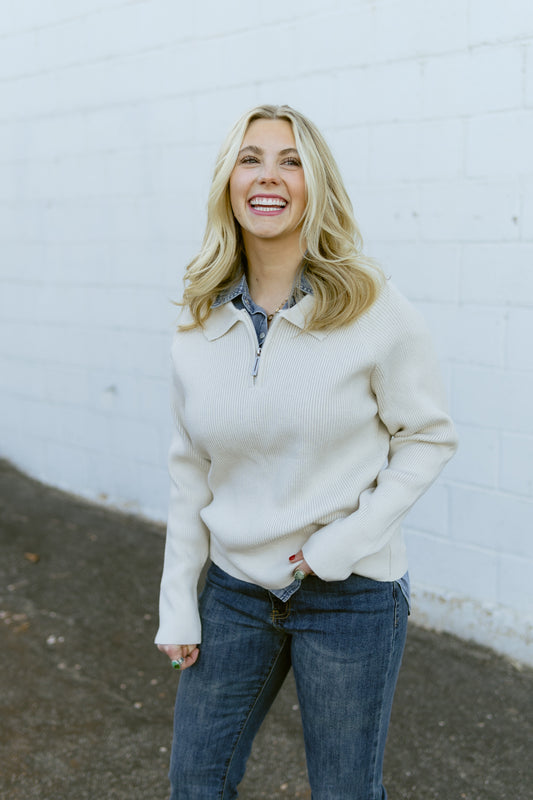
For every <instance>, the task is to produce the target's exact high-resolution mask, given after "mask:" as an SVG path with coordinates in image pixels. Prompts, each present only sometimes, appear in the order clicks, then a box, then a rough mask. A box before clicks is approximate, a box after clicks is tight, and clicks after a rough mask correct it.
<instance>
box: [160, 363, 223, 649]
mask: <svg viewBox="0 0 533 800" xmlns="http://www.w3.org/2000/svg"><path fill="white" fill-rule="evenodd" d="M182 407H183V397H182V393H181V390H180V384H179V380H178V377H177V374H176V368H175V367H174V370H173V388H172V400H171V408H172V416H173V421H174V431H173V436H172V442H171V446H170V452H169V473H170V479H171V484H170V499H169V510H168V523H167V536H166V544H165V559H164V565H163V575H162V579H161V592H160V600H159V616H160V624H159V630H158V632H157V635H156V638H155V641H156V643H157V644H198V643H199V642H200V640H201V625H200V616H199V613H198V599H197V586H198V579H199V577H200V573H201V571H202V568H203V566H204V564H205V562H206V560H207V557H208V554H209V533H208V530H207V528H206V526H205V525H204V523H203V521H202V519H201V517H200V511H201V510H202V508H204V507H205V506H206V505H207V504H208V503H209V502H210V500H211V492H210V490H209V486H208V480H207V475H208V470H209V466H210V462H209V460H208V459H205V458H204V457H203V456H202V455H201V454H200V453H198V452H197V450H196V449H195V448H194V446H193V444H192V442H191V439H190V437H189V435H188V434H187V431H186V430H185V427H184V424H183V419H182V413H181V410H182Z"/></svg>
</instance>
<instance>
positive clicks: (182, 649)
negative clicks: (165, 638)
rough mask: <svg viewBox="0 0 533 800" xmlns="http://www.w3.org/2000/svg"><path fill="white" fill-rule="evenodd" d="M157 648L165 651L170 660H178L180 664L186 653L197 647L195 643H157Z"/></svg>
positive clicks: (188, 653)
mask: <svg viewBox="0 0 533 800" xmlns="http://www.w3.org/2000/svg"><path fill="white" fill-rule="evenodd" d="M157 647H158V650H160V651H161V652H162V653H165V654H166V655H167V656H168V657H169V658H170V659H171V661H179V662H180V665H181V664H182V663H183V661H185V659H186V658H187V656H188V655H190V653H192V652H193V651H194V650H195V649H197V645H195V644H159V645H157Z"/></svg>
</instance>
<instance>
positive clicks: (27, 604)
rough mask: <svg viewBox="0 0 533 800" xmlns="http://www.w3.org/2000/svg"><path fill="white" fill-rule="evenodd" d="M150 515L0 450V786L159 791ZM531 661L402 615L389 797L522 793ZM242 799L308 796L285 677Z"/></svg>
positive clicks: (160, 686) (158, 540)
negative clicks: (66, 487)
mask: <svg viewBox="0 0 533 800" xmlns="http://www.w3.org/2000/svg"><path fill="white" fill-rule="evenodd" d="M163 546H164V538H163V529H162V527H161V526H160V525H157V524H155V523H153V522H149V521H146V520H143V519H141V518H139V517H136V516H130V515H126V514H122V513H118V512H115V511H111V510H109V509H107V508H102V507H100V506H97V505H92V504H90V503H87V502H86V501H84V500H81V499H80V498H78V497H75V496H72V495H68V494H65V493H62V492H60V491H57V490H55V489H52V488H50V487H47V486H44V485H42V484H40V483H38V482H36V481H33V480H31V479H30V478H28V477H27V476H25V475H22V474H21V473H19V472H17V471H16V470H14V469H13V468H12V467H11V466H10V465H9V464H8V463H6V462H5V461H3V462H1V461H0V714H1V723H0V775H1V777H0V798H1V800H34V799H35V800H37V798H38V799H39V800H81V799H82V798H91V800H165V799H166V798H167V797H168V783H167V777H166V775H167V769H168V759H169V750H170V743H171V732H172V713H173V703H174V694H175V689H176V684H177V681H178V675H177V674H176V673H175V672H174V671H173V670H172V669H171V668H170V667H169V664H168V661H167V659H166V657H165V656H163V655H162V654H161V653H159V651H158V650H157V649H156V648H155V646H154V645H153V644H152V642H153V637H154V634H155V630H156V626H157V596H158V585H159V578H160V572H161V565H162V558H163ZM532 744H533V670H531V669H528V668H521V667H520V666H519V665H516V664H513V663H511V662H510V661H508V660H506V659H505V658H502V657H500V656H498V655H496V654H495V653H493V652H492V651H490V650H488V649H484V648H481V647H479V646H477V645H474V644H472V643H470V642H464V641H462V640H459V639H457V638H455V637H452V636H449V635H445V634H436V633H433V632H431V631H426V630H422V629H420V628H417V627H416V626H414V625H412V624H411V626H410V630H409V635H408V642H407V648H406V653H405V657H404V662H403V666H402V671H401V675H400V679H399V684H398V689H397V692H396V698H395V705H394V710H393V718H392V722H391V729H390V735H389V741H388V746H387V753H386V762H385V783H386V786H387V789H388V793H389V800H436V798H438V799H439V800H533V752H532ZM239 797H240V798H242V800H259V799H260V798H271V799H276V798H291V799H292V798H310V797H311V793H310V790H309V786H308V783H307V778H306V768H305V756H304V747H303V739H302V732H301V725H300V718H299V713H298V704H297V699H296V693H295V689H294V683H293V680H292V677H291V675H289V677H288V679H287V681H286V683H285V685H284V686H283V688H282V691H281V692H280V694H279V696H278V698H277V700H276V702H275V704H274V706H273V708H272V709H271V711H270V713H269V715H268V717H267V719H266V721H265V723H264V724H263V727H262V729H261V731H260V733H259V735H258V737H257V739H256V741H255V744H254V748H253V752H252V756H251V759H250V762H249V765H248V770H247V773H246V776H245V778H244V781H243V782H242V784H241V787H240V793H239Z"/></svg>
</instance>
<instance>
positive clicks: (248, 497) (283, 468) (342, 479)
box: [156, 282, 456, 644]
mask: <svg viewBox="0 0 533 800" xmlns="http://www.w3.org/2000/svg"><path fill="white" fill-rule="evenodd" d="M313 302H314V300H313V297H312V296H311V295H308V296H306V297H304V298H303V299H302V300H300V302H299V303H298V304H297V305H295V306H293V307H292V308H290V309H287V310H284V311H282V312H280V313H279V314H278V315H277V316H276V317H275V319H274V321H273V323H272V325H271V328H270V331H269V333H268V336H267V339H266V342H265V345H264V347H263V349H262V352H261V353H260V356H259V359H257V354H258V353H257V339H256V334H255V330H254V327H253V324H252V321H251V319H250V318H249V316H248V314H247V312H246V311H240V310H238V309H236V308H235V307H234V305H233V304H232V303H226V304H225V305H222V306H220V307H218V308H216V309H215V310H213V311H212V312H211V315H210V317H209V319H208V321H207V323H206V326H205V328H204V329H203V330H200V329H196V330H193V331H186V332H178V333H177V334H176V336H175V339H174V343H173V348H172V358H173V376H174V380H173V399H172V409H173V415H174V422H175V434H174V437H173V441H172V445H171V449H170V457H169V465H170V475H171V493H170V506H169V517H168V530H167V542H166V549H165V563H164V570H163V577H162V583H161V602H160V617H161V619H160V628H159V631H158V634H157V637H156V642H158V643H160V644H194V643H197V642H199V641H200V637H201V628H200V620H199V615H198V608H197V595H196V591H197V582H198V577H199V575H200V572H201V569H202V566H203V565H204V563H205V561H206V559H207V557H208V555H210V556H211V559H212V560H213V561H214V562H215V563H216V564H217V565H218V566H219V567H221V568H222V569H223V570H225V571H226V572H228V573H229V574H230V575H233V576H234V577H236V578H239V579H240V580H243V581H248V582H251V583H255V584H259V585H260V586H263V587H265V588H267V589H280V588H282V587H284V586H287V585H288V584H289V583H291V581H292V571H293V569H294V567H293V566H292V565H291V564H290V563H289V560H288V559H289V556H290V555H292V554H293V553H296V552H297V551H298V550H299V549H300V548H301V547H303V552H304V556H305V559H306V560H307V562H308V563H309V565H310V566H311V568H312V569H313V571H314V572H315V573H316V574H317V575H318V576H319V577H320V578H322V579H323V580H325V581H332V580H343V579H345V578H347V577H348V575H350V574H351V573H352V572H355V573H358V574H360V575H365V576H367V577H370V578H374V579H375V580H379V581H390V580H396V579H398V578H400V577H401V576H402V575H403V574H404V573H405V571H406V569H407V561H406V553H405V544H404V539H403V536H402V532H401V527H400V525H401V521H402V519H403V517H404V516H405V514H406V513H407V512H408V511H409V509H410V508H411V506H412V505H413V503H414V502H415V501H416V500H417V499H418V498H419V497H420V495H422V494H423V492H424V491H425V490H426V489H427V488H428V487H429V485H430V484H431V483H432V482H433V481H434V480H435V478H436V477H437V475H438V474H439V472H440V471H441V469H442V467H443V466H444V464H445V463H446V462H447V461H448V459H449V458H450V457H451V456H452V454H453V452H454V450H455V448H456V436H455V432H454V428H453V425H452V422H451V421H450V418H449V416H448V414H447V412H446V410H445V409H446V401H445V397H444V392H443V388H442V385H441V379H440V375H439V369H438V365H437V361H436V357H435V355H434V352H433V348H432V345H431V342H430V337H429V335H428V332H427V329H426V327H425V325H424V324H423V322H422V320H421V317H420V316H419V314H418V312H417V311H415V309H414V308H413V307H412V306H411V305H410V304H409V303H408V301H407V300H406V299H405V298H404V297H402V295H401V294H400V293H399V292H398V291H397V290H396V289H395V288H394V286H393V285H391V283H390V282H387V283H386V285H385V287H384V288H383V290H382V292H381V294H380V296H379V298H378V300H377V301H376V302H375V303H374V305H373V306H372V307H371V308H370V309H369V310H368V311H367V312H366V313H365V314H364V315H362V316H361V317H360V318H359V319H358V320H357V321H356V322H355V323H353V324H351V325H349V326H346V327H343V328H340V329H338V330H333V331H329V332H304V331H303V326H304V320H305V313H306V311H307V310H308V309H309V308H310V306H311V304H312V303H313ZM254 364H255V365H256V369H255V370H254ZM254 371H256V372H257V375H256V376H255V377H254V375H253V372H254Z"/></svg>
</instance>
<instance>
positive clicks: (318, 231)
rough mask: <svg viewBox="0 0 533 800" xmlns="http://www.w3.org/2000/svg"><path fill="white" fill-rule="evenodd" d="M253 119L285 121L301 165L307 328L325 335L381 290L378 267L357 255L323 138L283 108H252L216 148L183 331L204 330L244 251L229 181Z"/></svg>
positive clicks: (355, 235) (348, 211)
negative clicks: (187, 320)
mask: <svg viewBox="0 0 533 800" xmlns="http://www.w3.org/2000/svg"><path fill="white" fill-rule="evenodd" d="M258 119H268V120H286V121H287V122H289V123H290V124H291V126H292V130H293V133H294V139H295V142H296V147H297V150H298V153H299V156H300V159H301V162H302V168H303V171H304V176H305V183H306V190H307V204H306V209H305V212H304V221H303V227H302V233H301V237H302V253H303V251H304V249H305V256H304V267H305V276H306V278H307V279H308V281H309V283H310V285H311V287H312V290H313V295H314V299H315V302H314V304H313V308H312V310H311V312H310V313H309V315H308V318H307V320H306V328H307V329H313V330H324V329H327V328H329V329H331V328H337V327H341V326H342V325H346V324H348V323H350V322H352V321H354V320H355V319H356V318H357V317H358V316H360V315H361V314H362V313H363V312H364V311H366V310H367V309H368V308H369V307H370V306H371V305H372V303H373V302H374V301H375V299H376V298H377V295H378V293H379V290H380V288H381V286H382V283H383V280H384V276H383V273H382V272H381V270H380V268H379V267H378V266H377V265H376V263H375V262H374V261H373V260H372V259H370V258H368V257H366V256H364V255H363V253H362V244H363V243H362V238H361V234H360V232H359V228H358V227H357V223H356V221H355V219H354V216H353V209H352V204H351V202H350V198H349V197H348V193H347V192H346V189H345V187H344V184H343V182H342V178H341V176H340V173H339V169H338V167H337V164H336V162H335V159H334V158H333V155H332V154H331V151H330V149H329V147H328V145H327V144H326V142H325V140H324V138H323V136H322V134H321V133H320V132H319V130H318V129H317V128H316V126H315V125H314V124H313V123H312V122H311V121H310V120H308V119H307V118H306V117H305V116H304V115H303V114H301V113H299V112H298V111H295V110H294V109H292V108H291V107H290V106H285V105H282V106H272V105H264V106H258V107H257V108H254V109H252V110H251V111H249V112H248V113H247V114H244V116H242V117H241V118H240V119H239V120H238V121H237V123H236V124H235V125H234V126H233V128H232V130H231V131H230V133H229V135H228V137H227V139H226V141H225V142H224V144H223V145H222V148H221V150H220V153H219V156H218V159H217V162H216V165H215V171H214V175H213V181H212V184H211V190H210V192H209V199H208V204H207V225H206V230H205V234H204V239H203V243H202V247H201V250H200V252H199V253H198V255H197V256H196V257H195V258H194V259H193V260H192V261H191V262H190V264H189V265H188V266H187V269H186V272H185V286H186V288H185V291H184V294H183V300H182V303H181V305H183V306H188V308H189V310H190V312H191V315H192V318H193V322H192V323H191V324H189V325H182V326H181V329H182V330H187V329H190V328H196V327H198V326H200V327H201V326H203V324H204V323H205V321H206V319H207V317H208V316H209V313H210V311H211V307H212V305H213V303H214V302H215V300H216V298H217V296H218V295H219V294H220V293H221V292H223V291H224V290H225V289H227V288H229V287H230V286H231V285H232V284H233V283H235V281H236V280H237V279H238V277H239V276H240V273H241V269H242V256H243V255H244V246H243V242H242V237H241V234H240V226H239V224H238V223H237V222H236V220H235V218H234V216H233V211H232V208H231V203H230V197H229V180H230V176H231V173H232V171H233V168H234V166H235V163H236V161H237V156H238V153H239V149H240V147H241V143H242V141H243V139H244V136H245V134H246V131H247V130H248V127H249V125H250V124H251V123H252V122H254V121H255V120H258ZM304 243H305V245H304Z"/></svg>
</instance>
